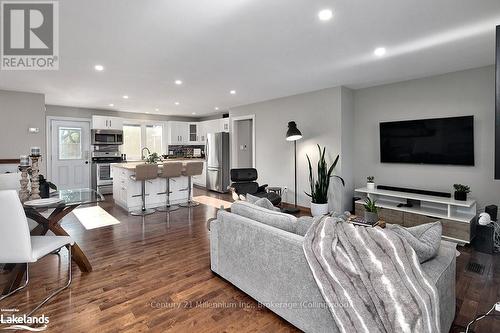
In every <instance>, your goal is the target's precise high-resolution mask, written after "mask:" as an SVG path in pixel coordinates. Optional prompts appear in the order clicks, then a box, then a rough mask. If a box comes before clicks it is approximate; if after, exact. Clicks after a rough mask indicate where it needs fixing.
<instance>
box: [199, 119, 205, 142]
mask: <svg viewBox="0 0 500 333" xmlns="http://www.w3.org/2000/svg"><path fill="white" fill-rule="evenodd" d="M198 141H199V144H200V145H204V144H206V141H207V125H206V124H205V122H204V121H202V122H200V123H198Z"/></svg>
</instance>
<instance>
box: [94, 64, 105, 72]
mask: <svg viewBox="0 0 500 333" xmlns="http://www.w3.org/2000/svg"><path fill="white" fill-rule="evenodd" d="M94 69H95V70H96V71H98V72H102V71H103V70H104V66H103V65H95V66H94Z"/></svg>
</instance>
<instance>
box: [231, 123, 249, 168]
mask: <svg viewBox="0 0 500 333" xmlns="http://www.w3.org/2000/svg"><path fill="white" fill-rule="evenodd" d="M252 123H253V121H252V119H243V120H239V121H237V122H236V123H235V126H237V129H236V131H234V133H237V137H236V138H234V139H235V142H234V144H235V145H236V147H237V150H238V156H237V163H238V168H251V167H252V159H253V153H252V150H253V147H252V127H253V124H252ZM242 147H243V149H242Z"/></svg>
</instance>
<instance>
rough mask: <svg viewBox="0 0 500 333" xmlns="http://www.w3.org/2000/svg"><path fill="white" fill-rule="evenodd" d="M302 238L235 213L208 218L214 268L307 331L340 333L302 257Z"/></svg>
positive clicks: (223, 212)
mask: <svg viewBox="0 0 500 333" xmlns="http://www.w3.org/2000/svg"><path fill="white" fill-rule="evenodd" d="M303 240H304V238H303V237H302V236H299V235H296V234H294V233H290V232H287V231H284V230H281V229H278V228H274V227H272V226H269V225H267V224H263V223H260V222H257V221H254V220H251V219H248V218H245V217H243V216H240V215H236V214H234V213H230V212H225V211H220V212H218V214H217V220H216V221H212V225H211V230H210V242H211V244H210V248H211V255H213V256H216V257H215V258H211V265H212V270H213V271H214V272H215V273H217V274H218V275H220V276H221V277H223V278H224V279H226V280H228V281H229V282H231V283H232V284H234V285H235V286H236V287H238V288H239V289H241V290H242V291H244V292H245V293H247V294H248V295H250V296H251V297H253V298H254V299H255V300H257V301H259V302H261V303H262V304H263V305H265V306H266V307H267V308H269V309H270V310H272V311H273V312H275V313H277V314H278V315H280V316H281V317H283V318H285V319H286V320H287V321H289V322H290V323H292V324H293V325H295V326H297V327H298V328H300V329H301V330H303V331H305V332H338V330H337V327H336V325H335V322H334V320H333V318H332V316H331V314H330V311H329V310H328V307H327V306H326V304H325V303H324V299H323V297H322V296H321V292H320V290H319V288H318V286H317V284H316V281H315V280H314V277H313V275H312V272H311V270H310V268H309V264H308V263H307V260H306V258H305V255H304V252H303V249H302V244H303Z"/></svg>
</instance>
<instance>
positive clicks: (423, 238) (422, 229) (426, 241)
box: [388, 221, 442, 263]
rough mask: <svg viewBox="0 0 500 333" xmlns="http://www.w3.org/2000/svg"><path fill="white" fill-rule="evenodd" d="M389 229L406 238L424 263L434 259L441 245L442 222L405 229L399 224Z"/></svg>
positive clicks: (392, 225) (390, 226)
mask: <svg viewBox="0 0 500 333" xmlns="http://www.w3.org/2000/svg"><path fill="white" fill-rule="evenodd" d="M388 226H389V229H391V230H392V231H394V232H395V233H397V234H398V235H399V236H400V237H402V238H404V239H405V240H406V241H407V242H408V244H410V246H411V247H412V248H413V249H414V250H415V252H416V253H417V257H418V260H419V261H420V263H423V262H425V261H427V260H429V259H432V258H434V257H435V256H436V255H437V253H438V251H439V246H440V244H441V234H442V227H441V222H439V221H438V222H433V223H426V224H422V225H418V226H415V227H410V228H405V227H402V226H400V225H397V224H391V225H388Z"/></svg>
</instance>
